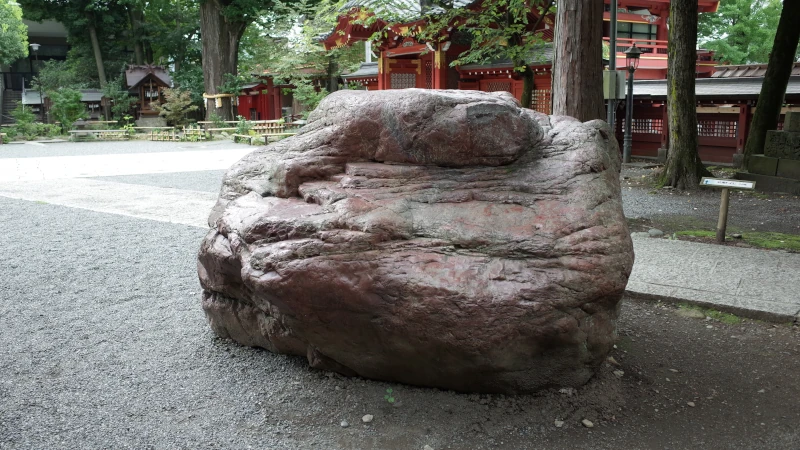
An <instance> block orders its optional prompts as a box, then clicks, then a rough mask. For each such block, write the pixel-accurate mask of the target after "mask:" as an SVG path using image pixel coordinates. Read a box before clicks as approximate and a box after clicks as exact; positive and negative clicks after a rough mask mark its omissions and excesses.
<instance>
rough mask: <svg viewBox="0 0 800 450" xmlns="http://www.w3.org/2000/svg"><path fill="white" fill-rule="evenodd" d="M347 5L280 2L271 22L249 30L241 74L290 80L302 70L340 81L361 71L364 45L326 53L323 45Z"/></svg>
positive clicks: (336, 0) (325, 0) (339, 1)
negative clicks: (321, 39)
mask: <svg viewBox="0 0 800 450" xmlns="http://www.w3.org/2000/svg"><path fill="white" fill-rule="evenodd" d="M377 3H380V2H377ZM344 4H345V1H344V0H321V1H318V0H298V1H293V2H286V3H281V2H277V3H276V8H275V9H274V12H273V15H272V16H271V20H270V21H269V22H268V23H263V22H261V21H259V22H256V23H254V24H252V25H251V26H249V27H248V28H247V30H246V31H245V34H244V36H243V37H242V41H241V46H240V47H239V72H240V73H246V74H264V73H269V74H271V75H273V76H275V77H276V78H282V79H285V80H290V79H293V78H296V77H297V76H298V73H299V72H300V71H302V72H303V73H305V74H306V75H312V76H313V75H316V76H319V77H337V78H338V76H339V75H340V74H341V73H342V72H344V71H353V70H355V69H357V68H358V66H359V64H360V63H361V61H362V60H363V57H364V49H363V46H361V45H354V46H344V47H341V48H338V49H333V50H330V51H325V49H324V48H323V46H322V45H321V43H320V42H319V36H320V35H323V34H326V33H329V32H330V31H331V29H332V28H333V27H334V26H335V25H336V19H337V17H338V15H339V14H340V12H341V9H342V7H343V6H344ZM406 9H407V8H406ZM298 31H299V32H298Z"/></svg>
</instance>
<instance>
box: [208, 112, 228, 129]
mask: <svg viewBox="0 0 800 450" xmlns="http://www.w3.org/2000/svg"><path fill="white" fill-rule="evenodd" d="M208 120H210V121H211V125H213V126H212V127H211V128H225V119H223V118H222V116H220V115H219V114H217V113H216V112H213V111H212V112H211V114H209V116H208Z"/></svg>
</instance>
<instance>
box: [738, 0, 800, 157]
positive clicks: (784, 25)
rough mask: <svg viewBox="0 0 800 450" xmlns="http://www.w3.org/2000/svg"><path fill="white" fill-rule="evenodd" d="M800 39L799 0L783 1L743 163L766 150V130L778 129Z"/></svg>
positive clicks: (745, 147)
mask: <svg viewBox="0 0 800 450" xmlns="http://www.w3.org/2000/svg"><path fill="white" fill-rule="evenodd" d="M798 41H800V1H798V0H784V2H783V11H782V12H781V18H780V21H779V22H778V30H777V31H776V32H775V41H774V43H773V44H772V52H771V53H770V55H769V65H767V73H766V74H764V84H763V85H762V86H761V93H760V94H759V95H758V104H757V105H756V106H757V107H756V112H755V114H753V122H752V123H751V124H750V134H749V135H748V136H747V143H746V144H745V146H744V166H745V167H747V166H748V164H749V162H750V157H751V156H753V155H755V154H760V153H764V143H765V141H766V140H767V131H768V130H774V129H776V128H778V118H779V116H780V115H781V105H783V97H784V95H786V85H787V84H789V76H790V75H791V73H792V65H793V63H794V57H795V52H797V45H798Z"/></svg>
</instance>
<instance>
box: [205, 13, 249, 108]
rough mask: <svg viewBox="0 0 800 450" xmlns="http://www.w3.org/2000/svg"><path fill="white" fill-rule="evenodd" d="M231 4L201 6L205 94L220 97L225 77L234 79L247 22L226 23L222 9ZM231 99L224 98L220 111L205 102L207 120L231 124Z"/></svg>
mask: <svg viewBox="0 0 800 450" xmlns="http://www.w3.org/2000/svg"><path fill="white" fill-rule="evenodd" d="M228 3H230V1H229V0H228V1H225V2H223V1H222V0H206V1H204V2H202V3H200V33H201V34H202V36H203V39H202V41H203V82H204V85H205V89H206V93H207V94H209V95H216V94H219V93H220V92H219V86H222V84H223V82H224V79H223V78H224V74H226V73H230V74H233V75H236V73H237V68H236V67H237V64H238V62H239V41H240V40H241V38H242V35H243V34H244V30H245V28H247V23H248V22H242V21H233V20H229V19H226V18H225V16H224V15H223V9H224V8H225V6H226V5H227V4H228ZM231 111H232V108H231V98H230V97H223V98H222V102H221V105H220V107H219V108H217V106H216V103H215V101H214V99H213V98H210V99H207V101H206V119H209V117H210V115H211V114H212V113H216V114H217V115H219V116H220V117H222V118H223V120H233V114H232V112H231Z"/></svg>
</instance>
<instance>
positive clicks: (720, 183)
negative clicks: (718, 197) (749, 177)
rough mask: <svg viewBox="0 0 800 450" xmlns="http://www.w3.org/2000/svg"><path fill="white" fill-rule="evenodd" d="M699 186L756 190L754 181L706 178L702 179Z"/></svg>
mask: <svg viewBox="0 0 800 450" xmlns="http://www.w3.org/2000/svg"><path fill="white" fill-rule="evenodd" d="M700 186H703V187H715V188H728V189H747V190H753V189H755V188H756V182H755V181H745V180H729V179H725V178H708V177H703V178H702V179H701V180H700Z"/></svg>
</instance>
